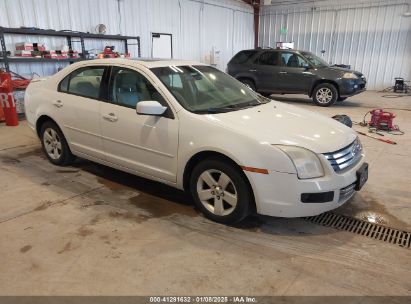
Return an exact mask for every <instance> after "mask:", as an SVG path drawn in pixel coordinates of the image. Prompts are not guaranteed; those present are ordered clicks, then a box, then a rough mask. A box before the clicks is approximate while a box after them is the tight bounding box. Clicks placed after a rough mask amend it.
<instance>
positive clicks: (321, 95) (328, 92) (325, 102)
mask: <svg viewBox="0 0 411 304" xmlns="http://www.w3.org/2000/svg"><path fill="white" fill-rule="evenodd" d="M337 98H338V91H337V89H336V87H335V86H334V85H332V84H330V83H321V84H319V85H318V86H316V87H315V89H314V92H313V100H314V102H315V103H316V104H317V105H319V106H321V107H329V106H331V105H333V104H334V103H335V102H336V101H337Z"/></svg>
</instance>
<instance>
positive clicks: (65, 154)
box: [40, 121, 73, 166]
mask: <svg viewBox="0 0 411 304" xmlns="http://www.w3.org/2000/svg"><path fill="white" fill-rule="evenodd" d="M40 139H41V145H42V147H43V151H44V153H45V154H46V156H47V158H48V160H49V161H50V162H51V163H52V164H54V165H57V166H66V165H68V164H69V163H70V162H71V161H72V159H73V155H72V154H71V151H70V148H69V146H68V144H67V141H66V138H65V137H64V135H63V132H61V130H60V128H59V127H58V126H57V125H56V124H55V123H54V122H52V121H46V122H45V123H43V125H42V126H41V131H40Z"/></svg>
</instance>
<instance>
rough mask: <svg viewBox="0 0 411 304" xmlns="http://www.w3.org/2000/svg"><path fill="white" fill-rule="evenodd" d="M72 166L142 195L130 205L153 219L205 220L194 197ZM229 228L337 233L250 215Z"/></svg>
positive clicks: (99, 168) (93, 166)
mask: <svg viewBox="0 0 411 304" xmlns="http://www.w3.org/2000/svg"><path fill="white" fill-rule="evenodd" d="M73 166H74V167H76V168H78V169H81V170H84V171H86V172H88V173H91V174H93V175H95V176H97V178H98V181H99V183H101V184H102V185H104V186H106V187H108V188H113V189H119V187H124V188H130V189H133V190H137V191H138V192H139V193H140V195H139V196H136V197H135V198H134V199H131V200H130V204H132V205H134V206H135V207H137V208H139V209H143V210H144V211H147V212H148V213H150V214H152V215H154V217H165V216H168V215H188V216H190V217H192V218H196V217H197V218H199V217H202V215H201V213H200V211H199V210H197V209H196V208H195V206H194V203H193V201H192V198H191V196H190V195H189V194H187V193H185V192H184V191H181V190H178V189H175V188H173V187H170V186H167V185H165V184H162V183H159V182H155V181H151V180H148V179H145V178H142V177H138V176H135V175H132V174H129V173H126V172H123V171H119V170H116V169H113V168H110V167H107V166H104V165H100V164H97V163H93V162H91V161H87V160H83V159H77V160H76V161H75V163H74V164H73ZM230 227H232V228H235V229H240V230H244V231H251V232H256V233H264V234H272V235H288V236H305V235H324V234H331V233H335V232H337V230H334V229H330V228H325V227H322V226H318V225H315V224H312V223H309V222H307V221H305V220H304V219H301V218H277V217H270V216H263V215H258V214H253V215H250V216H249V217H248V218H246V219H245V220H244V221H242V222H241V223H239V224H234V225H230Z"/></svg>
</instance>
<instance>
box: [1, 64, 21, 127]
mask: <svg viewBox="0 0 411 304" xmlns="http://www.w3.org/2000/svg"><path fill="white" fill-rule="evenodd" d="M0 106H1V108H2V109H3V112H4V120H5V121H6V125H7V126H18V124H19V119H18V116H17V111H16V103H15V102H14V97H13V83H12V80H11V74H10V73H6V72H3V71H0Z"/></svg>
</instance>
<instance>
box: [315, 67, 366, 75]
mask: <svg viewBox="0 0 411 304" xmlns="http://www.w3.org/2000/svg"><path fill="white" fill-rule="evenodd" d="M323 69H325V70H328V71H332V72H339V73H341V74H344V73H354V74H355V75H357V76H358V77H361V76H362V75H363V74H362V73H361V72H358V71H354V70H350V69H345V68H340V67H337V66H327V67H324V68H323Z"/></svg>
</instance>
